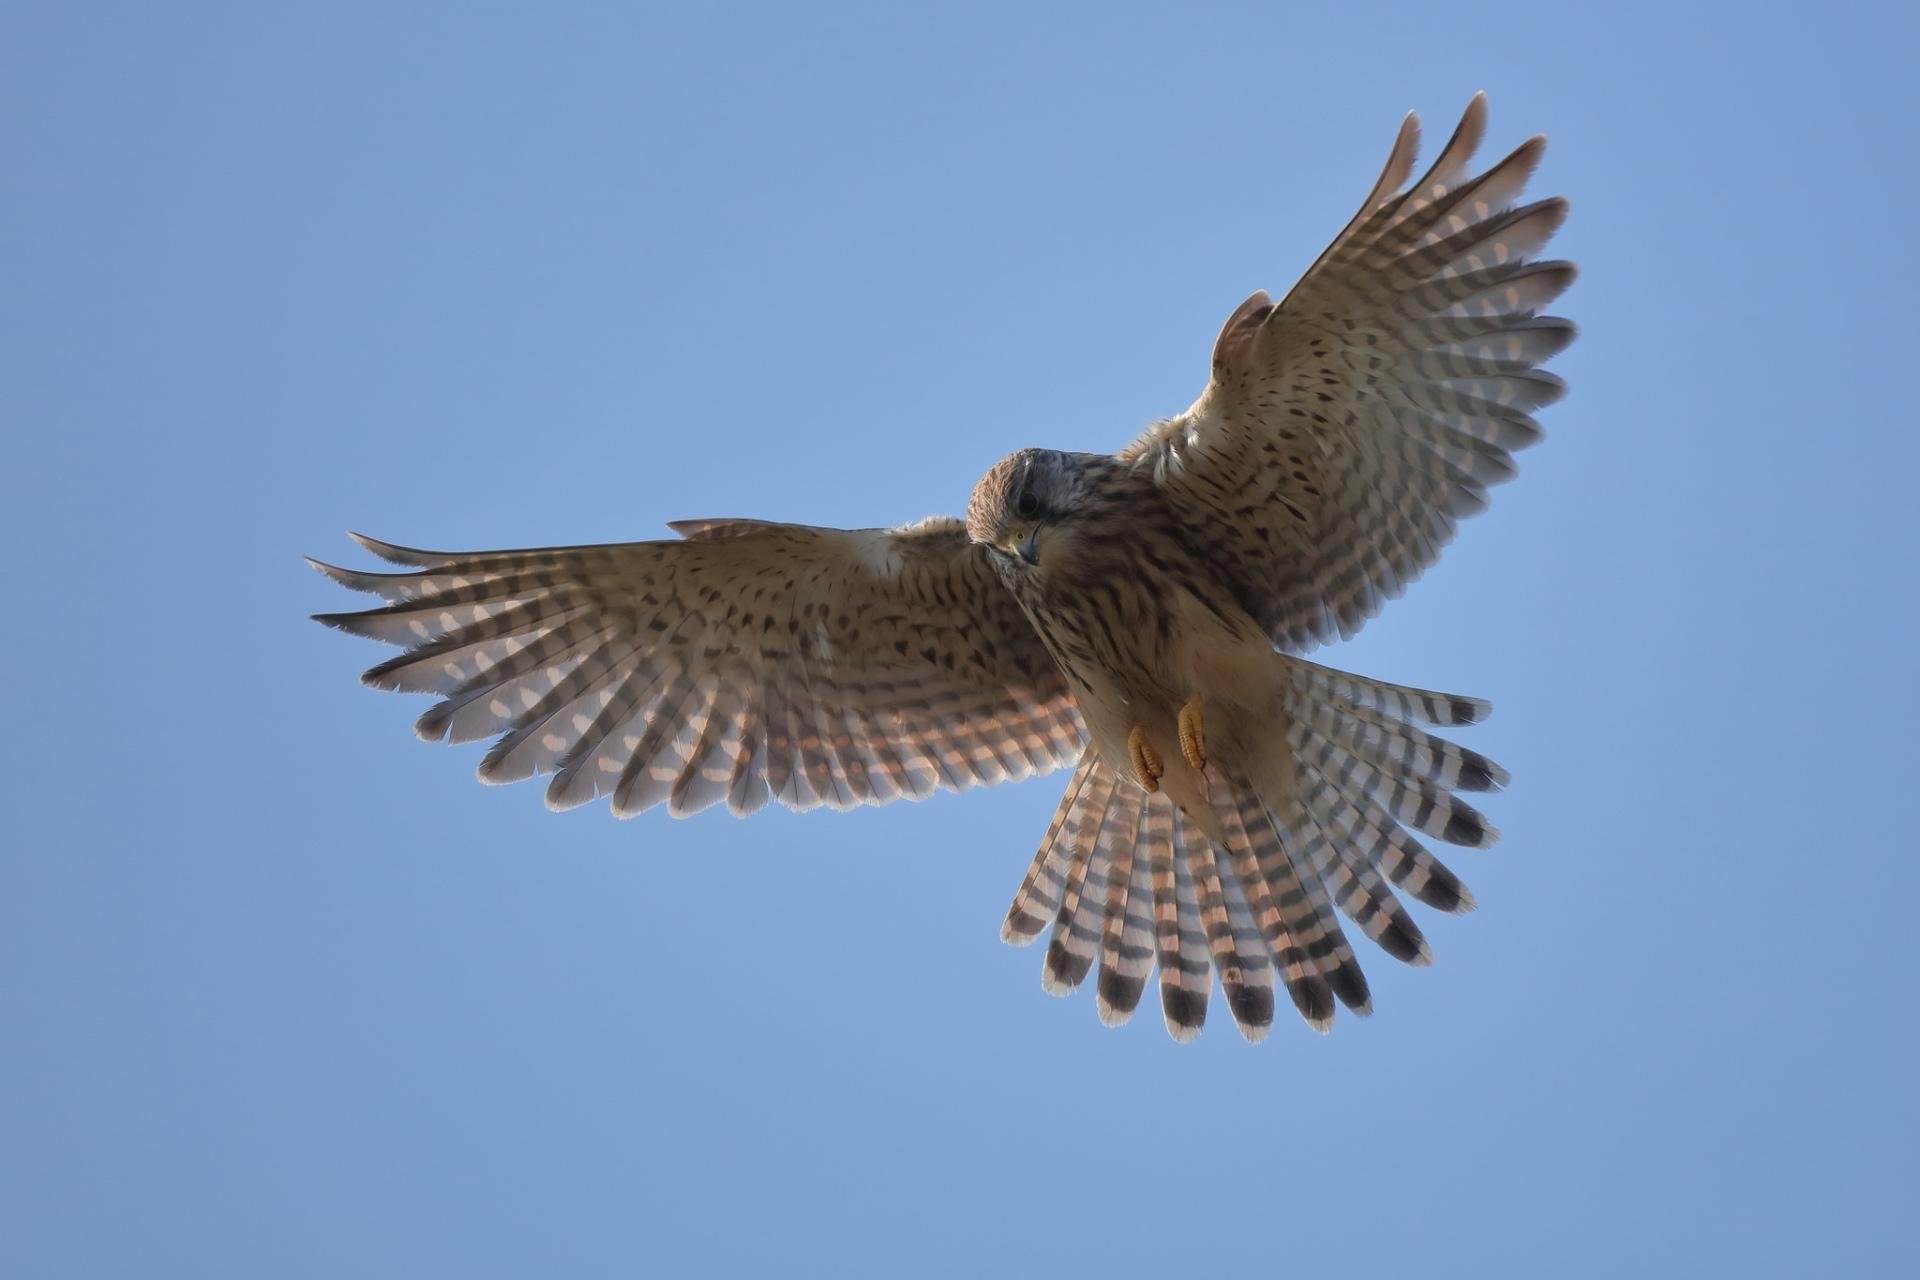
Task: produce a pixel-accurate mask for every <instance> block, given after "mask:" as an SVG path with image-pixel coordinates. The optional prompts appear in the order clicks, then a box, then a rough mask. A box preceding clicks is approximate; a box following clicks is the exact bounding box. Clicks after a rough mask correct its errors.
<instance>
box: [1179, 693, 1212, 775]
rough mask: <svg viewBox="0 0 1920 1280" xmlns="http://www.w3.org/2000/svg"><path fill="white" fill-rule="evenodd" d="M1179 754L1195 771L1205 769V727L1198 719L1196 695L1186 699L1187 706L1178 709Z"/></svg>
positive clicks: (1197, 699) (1198, 700)
mask: <svg viewBox="0 0 1920 1280" xmlns="http://www.w3.org/2000/svg"><path fill="white" fill-rule="evenodd" d="M1180 754H1181V755H1183V756H1185V757H1186V758H1187V763H1188V764H1190V765H1192V766H1193V767H1194V768H1195V769H1205V768H1206V767H1207V726H1206V723H1205V722H1204V721H1203V720H1201V718H1200V698H1199V696H1198V695H1195V696H1194V697H1191V698H1188V699H1187V705H1186V706H1184V707H1182V708H1180Z"/></svg>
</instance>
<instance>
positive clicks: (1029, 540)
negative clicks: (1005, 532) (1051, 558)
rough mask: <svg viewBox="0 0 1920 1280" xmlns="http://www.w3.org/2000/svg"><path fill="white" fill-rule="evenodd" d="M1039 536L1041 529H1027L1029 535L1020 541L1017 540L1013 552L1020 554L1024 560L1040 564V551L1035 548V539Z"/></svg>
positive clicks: (1031, 563)
mask: <svg viewBox="0 0 1920 1280" xmlns="http://www.w3.org/2000/svg"><path fill="white" fill-rule="evenodd" d="M1039 536H1040V530H1039V529H1037V528H1036V529H1029V530H1027V536H1026V537H1024V538H1022V539H1020V541H1019V542H1016V543H1015V544H1014V546H1013V553H1014V554H1015V555H1017V556H1019V557H1020V558H1021V559H1022V560H1025V561H1026V562H1027V563H1028V564H1030V565H1034V564H1039V563H1040V553H1039V552H1038V551H1036V550H1035V549H1034V545H1033V543H1034V539H1036V538H1038V537H1039Z"/></svg>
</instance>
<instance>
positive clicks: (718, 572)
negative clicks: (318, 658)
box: [314, 519, 1085, 816]
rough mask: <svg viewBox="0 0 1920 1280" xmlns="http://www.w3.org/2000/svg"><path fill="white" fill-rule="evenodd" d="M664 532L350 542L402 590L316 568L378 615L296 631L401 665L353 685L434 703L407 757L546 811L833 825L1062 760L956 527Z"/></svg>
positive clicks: (1059, 719) (1078, 740)
mask: <svg viewBox="0 0 1920 1280" xmlns="http://www.w3.org/2000/svg"><path fill="white" fill-rule="evenodd" d="M674 528H675V529H676V530H678V531H679V532H681V533H682V534H683V535H684V537H685V540H684V541H677V542H676V541H663V542H633V543H624V544H618V545H611V546H594V547H555V548H546V549H540V550H528V551H480V552H470V553H462V554H453V553H444V552H437V551H414V550H410V549H408V548H405V547H395V546H391V545H389V544H386V543H381V542H375V541H373V540H372V539H367V538H361V539H360V542H361V544H362V545H363V546H365V547H366V548H367V549H368V550H370V551H372V552H373V553H374V554H375V555H378V556H380V557H382V558H383V559H386V560H389V561H393V562H395V563H398V564H402V565H408V566H412V570H411V571H409V572H405V573H360V572H355V571H352V570H347V569H340V568H335V567H334V566H331V565H324V564H320V563H318V562H314V567H315V568H317V569H319V570H320V571H321V572H322V573H324V574H326V575H327V576H328V577H330V578H332V579H333V580H334V581H336V582H338V583H340V584H342V585H344V586H348V587H352V588H354V589H356V590H360V591H368V592H372V593H374V594H376V595H379V596H381V597H383V598H384V599H385V600H386V601H387V603H386V604H385V605H384V606H382V607H379V608H375V609H370V610H367V611H365V612H362V613H344V614H321V615H316V617H317V619H318V621H321V622H324V623H327V624H328V625H330V626H334V627H338V628H339V629H341V630H343V631H349V632H352V633H353V634H355V635H362V636H369V637H371V638H373V639H376V640H384V641H387V642H388V643H391V644H397V645H403V646H406V650H407V651H406V652H405V653H403V654H401V655H400V656H399V657H396V658H394V659H392V660H391V661H388V662H383V663H381V664H380V665H379V666H376V667H374V668H373V669H371V670H370V671H368V672H367V673H366V675H365V676H364V677H363V679H364V681H365V682H366V683H367V684H370V685H372V686H374V687H376V688H380V689H394V690H405V691H411V692H431V693H437V694H439V695H440V696H441V698H442V701H440V702H438V703H437V704H435V705H434V706H433V707H432V708H431V709H429V710H428V711H427V712H426V714H424V715H422V716H421V717H420V720H419V722H418V724H417V725H416V726H415V728H416V731H417V732H418V733H419V735H420V736H421V737H423V738H427V739H442V738H444V739H448V740H450V741H453V742H467V741H472V740H474V739H477V738H484V737H493V736H495V735H498V741H496V742H495V743H494V744H493V747H492V749H491V750H489V751H488V752H487V754H486V758H485V759H484V760H482V761H481V763H480V767H479V774H480V778H481V780H482V781H483V782H489V783H502V782H513V781H517V780H519V779H521V778H526V777H530V776H532V775H534V774H537V773H551V774H552V775H553V777H552V779H551V781H550V783H549V785H548V787H547V803H548V804H549V805H550V806H552V807H554V808H570V807H572V806H574V805H577V804H581V803H584V802H586V801H588V800H591V799H593V798H595V797H597V796H600V795H609V794H610V795H611V796H612V797H613V809H614V812H615V813H617V814H620V815H622V816H626V815H629V814H634V813H638V812H640V811H641V810H644V809H647V808H650V807H652V806H653V805H656V804H660V803H661V802H663V801H664V802H665V803H666V804H667V806H668V809H669V811H670V812H672V813H673V814H675V815H676V816H678V815H681V814H686V813H692V812H695V811H697V810H700V809H704V808H706V807H708V806H709V805H712V804H715V803H717V802H719V801H721V800H725V801H726V802H727V805H728V807H729V808H730V809H732V810H733V811H734V812H735V813H750V812H752V811H754V810H756V809H758V808H760V807H761V806H762V805H764V804H765V803H766V802H767V800H768V799H770V798H771V799H776V800H779V801H780V802H781V803H783V804H786V805H789V806H791V807H793V808H796V809H807V808H812V807H814V806H816V805H821V804H825V805H831V806H833V807H835V808H848V807H851V806H853V805H856V804H883V803H885V802H886V801H888V800H892V799H895V798H896V797H899V796H908V797H912V798H919V797H921V796H925V795H927V794H929V793H930V792H932V791H933V790H934V789H935V788H937V787H947V788H951V789H954V790H959V789H961V788H965V787H969V786H975V785H979V784H985V783H993V782H999V781H1002V780H1004V779H1018V778H1026V777H1030V776H1032V775H1035V774H1041V773H1046V772H1048V771H1050V770H1052V769H1054V768H1056V767H1058V766H1059V765H1061V764H1063V763H1067V762H1070V761H1073V760H1076V759H1078V758H1079V755H1080V751H1081V747H1082V745H1083V743H1084V740H1085V734H1084V730H1083V729H1082V727H1081V724H1080V718H1079V714H1078V712H1077V711H1076V710H1075V709H1074V705H1073V701H1072V697H1071V695H1070V694H1069V692H1068V691H1067V688H1066V685H1065V682H1064V681H1063V680H1062V679H1061V677H1060V675H1059V673H1058V671H1057V670H1056V669H1055V667H1054V665H1053V662H1052V660H1051V659H1050V658H1049V657H1048V656H1047V653H1046V650H1045V649H1044V647H1043V646H1042V645H1041V643H1040V640H1039V638H1038V637H1037V636H1036V635H1035V634H1034V632H1033V631H1032V629H1031V628H1030V626H1029V624H1028V623H1027V620H1026V617H1025V615H1023V614H1022V613H1021V612H1020V609H1019V607H1018V605H1017V604H1016V603H1015V601H1014V600H1013V598H1012V596H1011V595H1010V594H1008V592H1007V591H1006V589H1005V588H1004V587H1003V586H1002V585H1001V583H1000V581H999V579H998V578H997V577H996V576H995V575H994V573H993V570H992V568H991V566H990V565H989V564H988V563H987V562H986V561H985V558H984V553H983V552H982V551H981V550H980V549H979V548H977V547H973V546H971V545H970V544H969V543H968V541H967V536H966V532H965V528H964V526H963V525H962V524H961V523H960V522H959V521H957V520H950V519H934V520H928V521H923V522H922V523H920V524H917V525H912V526H908V527H906V528H901V529H894V530H885V529H854V530H847V529H816V528H811V527H808V526H805V525H788V524H769V523H764V522H759V521H739V520H735V521H713V520H708V521H689V522H685V523H683V524H680V525H675V526H674Z"/></svg>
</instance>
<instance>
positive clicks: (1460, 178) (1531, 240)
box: [1120, 95, 1574, 652]
mask: <svg viewBox="0 0 1920 1280" xmlns="http://www.w3.org/2000/svg"><path fill="white" fill-rule="evenodd" d="M1485 129H1486V103H1485V100H1484V99H1483V98H1482V97H1481V96H1479V95H1476V96H1475V97H1474V99H1473V101H1472V102H1471V103H1469V104H1468V107H1467V110H1466V114H1465V116H1464V117H1463V118H1462V119H1461V121H1460V127H1459V128H1458V129H1457V130H1455V132H1454V134H1453V137H1452V138H1451V139H1450V140H1449V141H1448V143H1447V145H1446V146H1445V147H1444V148H1442V150H1441V153H1440V157H1439V159H1438V160H1436V161H1435V162H1434V165H1433V168H1432V169H1431V170H1429V171H1428V173H1427V174H1426V176H1425V177H1422V178H1420V179H1419V180H1418V181H1416V182H1414V183H1413V184H1412V186H1410V187H1408V188H1407V189H1406V190H1404V191H1402V190H1401V189H1400V188H1401V186H1402V184H1404V183H1405V182H1406V181H1407V178H1408V176H1409V174H1411V173H1412V171H1413V161H1414V152H1415V150H1416V148H1417V145H1418V140H1419V127H1418V123H1417V122H1416V121H1415V119H1414V118H1413V117H1412V116H1408V117H1407V120H1406V122H1405V123H1404V124H1403V125H1402V127H1401V130H1400V135H1399V137H1398V138H1397V139H1396V140H1395V143H1394V147H1393V151H1392V153H1391V155H1390V156H1389V157H1388V160H1387V164H1386V167H1385V169H1384V170H1383V171H1382V173H1381V175H1380V179H1379V181H1378V182H1377V183H1376V184H1375V186H1374V189H1373V191H1372V192H1371V193H1370V194H1369V195H1368V197H1367V199H1366V201H1365V202H1364V203H1363V204H1362V205H1361V206H1360V211H1359V212H1358V213H1357V214H1356V215H1354V218H1353V221H1352V222H1350V223H1349V224H1348V225H1347V228H1346V229H1345V230H1344V231H1342V232H1341V233H1340V235H1339V236H1338V238H1336V239H1335V240H1334V242H1333V243H1332V245H1330V246H1329V247H1328V248H1327V250H1326V252H1325V253H1323V254H1321V256H1320V259H1319V260H1318V261H1317V262H1315V263H1314V265H1313V267H1312V268H1311V269H1310V270H1309V271H1308V272H1307V273H1306V275H1305V276H1303V277H1301V279H1300V282H1299V283H1298V284H1296V285H1295V286H1294V287H1293V289H1292V290H1291V291H1290V292H1289V293H1288V294H1287V296H1286V298H1285V299H1284V300H1283V301H1281V302H1280V303H1279V304H1278V305H1275V304H1274V303H1273V302H1271V301H1270V300H1269V299H1268V297H1267V295H1266V294H1264V293H1256V294H1254V295H1253V296H1252V297H1251V298H1249V299H1247V301H1246V302H1244V303H1242V304H1241V305H1240V308H1239V309H1238V310H1236V311H1235V312H1234V313H1233V315H1232V316H1230V317H1229V318H1228V320H1227V322H1226V325H1225V326H1224V327H1223V328H1222V330H1221V332H1220V336H1219V339H1218V340H1217V342H1216V344H1215V346H1214V353H1213V376H1212V379H1211V381H1210V382H1209V384H1208V386H1207V389H1206V391H1205V392H1204V393H1203V394H1202V395H1201V397H1200V398H1199V399H1198V400H1197V401H1195V402H1194V404H1193V407H1192V408H1190V409H1188V410H1187V411H1186V412H1185V413H1183V414H1181V415H1179V416H1178V417H1175V418H1171V419H1168V420H1167V421H1165V422H1162V423H1159V424H1157V425H1156V426H1154V427H1153V428H1152V429H1150V430H1149V431H1148V432H1147V433H1146V434H1145V435H1143V436H1142V437H1141V438H1140V439H1138V440H1136V441H1135V442H1134V443H1133V444H1132V445H1131V446H1129V447H1128V448H1127V449H1126V450H1124V451H1123V452H1122V453H1121V455H1120V456H1121V457H1122V458H1123V459H1126V460H1129V461H1134V462H1136V463H1138V464H1140V465H1144V466H1149V467H1151V468H1152V469H1153V471H1154V474H1155V475H1156V477H1158V478H1159V480H1160V482H1161V483H1162V484H1163V486H1164V487H1165V488H1166V490H1167V491H1168V494H1169V497H1170V498H1171V499H1172V501H1171V502H1170V506H1172V508H1173V509H1174V510H1175V511H1176V512H1178V513H1180V514H1181V516H1182V517H1183V518H1184V519H1186V520H1187V521H1188V523H1189V525H1190V530H1189V531H1190V533H1191V535H1192V537H1193V538H1194V539H1195V541H1196V542H1197V543H1198V544H1199V545H1201V546H1203V547H1204V548H1205V549H1206V551H1207V552H1208V553H1209V558H1210V560H1211V562H1212V563H1214V564H1216V565H1217V566H1218V567H1219V571H1220V572H1221V573H1222V575H1223V576H1225V577H1226V578H1227V579H1228V580H1229V581H1230V582H1231V583H1232V584H1233V586H1234V589H1235V591H1236V594H1237V595H1238V596H1239V598H1240V600H1241V602H1242V604H1243V605H1244V606H1245V607H1246V609H1247V611H1248V612H1249V613H1251V614H1252V615H1253V616H1254V617H1255V618H1256V619H1258V620H1259V622H1260V624H1261V626H1262V627H1263V628H1265V630H1266V631H1267V633H1268V634H1269V635H1270V636H1271V637H1272V638H1273V640H1274V642H1275V643H1276V644H1278V645H1280V646H1281V647H1282V648H1285V649H1289V650H1292V651H1295V652H1298V651H1302V650H1305V649H1309V648H1311V647H1313V646H1314V645H1316V644H1320V643H1323V642H1325V641H1328V640H1332V639H1335V638H1337V637H1346V636H1351V635H1353V634H1354V633H1355V632H1356V631H1358V630H1359V629H1360V627H1361V625H1362V624H1363V623H1365V622H1366V620H1367V619H1369V618H1371V617H1372V616H1373V615H1374V614H1375V613H1377V612H1379V610H1380V607H1381V605H1382V604H1383V603H1384V602H1385V601H1387V600H1389V599H1391V598H1393V597H1395V596H1397V595H1399V594H1400V593H1401V591H1402V590H1404V589H1405V588H1406V586H1407V584H1409V583H1410V582H1412V581H1413V580H1414V579H1415V578H1417V577H1418V576H1419V575H1420V574H1421V573H1422V572H1423V571H1424V570H1425V569H1426V568H1427V566H1429V565H1431V564H1432V563H1433V562H1434V560H1435V559H1436V558H1438V556H1439V554H1440V550H1441V548H1442V547H1443V546H1444V545H1445V544H1446V543H1447V542H1448V540H1449V539H1451V537H1452V536H1453V532H1454V527H1455V525H1456V523H1457V522H1458V521H1459V520H1460V519H1461V518H1463V517H1465V516H1468V515H1471V514H1473V513H1475V512H1477V511H1479V510H1481V509H1482V508H1483V507H1484V506H1485V505H1486V500H1487V489H1488V487H1489V486H1491V485H1495V484H1498V483H1500V482H1501V481H1504V480H1507V479H1510V478H1511V477H1512V476H1513V474H1514V463H1513V452H1514V451H1515V450H1517V449H1520V448H1523V447H1524V446H1526V445H1529V444H1532V443H1533V442H1534V441H1535V440H1537V439H1538V438H1539V436H1540V429H1539V427H1538V425H1537V424H1536V423H1535V422H1534V420H1533V418H1532V417H1531V416H1530V415H1531V412H1532V411H1533V410H1535V409H1537V408H1540V407H1541V406H1543V405H1546V404H1550V403H1552V402H1553V401H1554V400H1556V399H1558V398H1559V397H1560V395H1561V393H1562V391H1563V389H1564V388H1563V385H1562V383H1561V382H1560V380H1559V379H1558V378H1556V377H1554V376H1553V375H1552V374H1549V373H1545V372H1542V371H1541V370H1540V369H1539V368H1538V366H1539V365H1540V364H1541V363H1543V362H1544V361H1546V360H1548V359H1549V358H1551V357H1552V356H1554V355H1556V354H1557V353H1559V352H1560V351H1561V350H1562V349H1564V348H1565V347H1566V346H1567V344H1568V343H1569V342H1571V341H1572V340H1573V336H1574V328H1573V326H1572V325H1571V324H1569V323H1568V322H1567V321H1565V320H1560V319H1555V318H1553V317H1547V316H1540V315H1537V314H1536V312H1537V311H1538V310H1539V309H1540V308H1541V307H1543V306H1545V305H1546V304H1547V303H1549V302H1551V301H1552V300H1553V299H1554V298H1556V297H1558V296H1559V294H1560V293H1561V291H1562V290H1564V289H1565V288H1566V287H1567V286H1568V285H1569V284H1570V283H1572V281H1573V278H1574V268H1573V266H1572V264H1570V263H1566V262H1554V261H1535V260H1534V258H1535V255H1536V254H1538V253H1539V251H1540V250H1541V248H1542V247H1543V246H1544V245H1545V244H1546V242H1547V240H1548V239H1549V238H1550V237H1551V236H1552V235H1553V233H1554V231H1555V230H1557V229H1558V228H1559V226H1560V224H1561V222H1562V221H1563V220H1564V219H1565V217H1566V213H1567V204H1566V201H1564V200H1560V199H1549V200H1541V201H1538V202H1537V203H1534V204H1528V205H1524V206H1520V207H1514V201H1515V200H1516V198H1517V197H1518V196H1519V194H1520V190H1521V188H1522V187H1523V186H1524V185H1525V184H1526V181H1527V179H1528V178H1529V177H1530V176H1531V175H1532V173H1533V170H1534V168H1535V166H1536V165H1537V164H1538V163H1539V160H1540V156H1541V153H1542V152H1543V150H1544V149H1545V142H1544V140H1543V139H1541V138H1533V139H1531V140H1529V141H1528V142H1526V143H1524V144H1522V145H1521V146H1520V148H1519V149H1518V150H1516V151H1514V152H1513V153H1512V154H1511V155H1509V156H1507V157H1506V158H1505V159H1504V160H1501V161H1500V162H1499V163H1497V164H1495V165H1494V166H1493V167H1492V168H1490V169H1488V170H1487V171H1486V172H1484V173H1482V174H1480V175H1478V176H1477V177H1469V176H1468V172H1467V165H1468V163H1469V162H1470V161H1471V159H1472V157H1473V153H1474V151H1475V149H1476V148H1477V147H1478V145H1479V142H1480V139H1481V136H1482V134H1483V133H1484V132H1485Z"/></svg>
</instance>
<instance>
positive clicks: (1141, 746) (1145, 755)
mask: <svg viewBox="0 0 1920 1280" xmlns="http://www.w3.org/2000/svg"><path fill="white" fill-rule="evenodd" d="M1127 754H1128V755H1131V756H1132V757H1133V773H1134V776H1135V777H1137V778H1139V779H1140V785H1141V786H1143V787H1145V788H1146V789H1147V790H1148V791H1158V790H1159V789H1160V775H1161V774H1162V773H1164V772H1166V767H1165V766H1164V765H1163V764H1162V763H1161V761H1160V753H1159V752H1158V751H1155V750H1154V749H1153V744H1152V743H1151V742H1148V741H1147V731H1146V730H1145V729H1143V728H1141V727H1140V726H1139V725H1135V726H1133V732H1132V733H1130V734H1128V735H1127Z"/></svg>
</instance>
